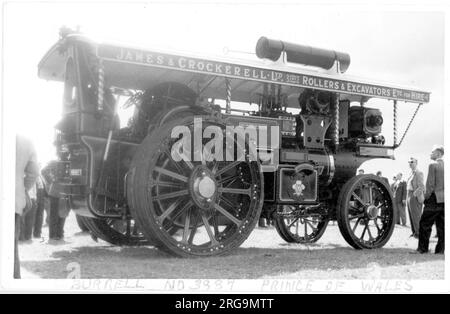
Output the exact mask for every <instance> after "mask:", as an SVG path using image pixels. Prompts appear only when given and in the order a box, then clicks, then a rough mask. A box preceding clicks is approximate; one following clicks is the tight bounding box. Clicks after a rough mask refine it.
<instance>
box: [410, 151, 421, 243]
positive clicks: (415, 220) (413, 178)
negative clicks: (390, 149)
mask: <svg viewBox="0 0 450 314" xmlns="http://www.w3.org/2000/svg"><path fill="white" fill-rule="evenodd" d="M408 163H409V167H410V168H411V175H410V176H409V178H408V181H407V183H406V190H407V194H406V203H407V205H408V211H409V219H410V221H411V230H412V234H411V236H412V237H414V238H416V239H418V238H419V222H420V217H421V216H422V205H423V201H424V192H425V185H424V183H423V173H422V171H420V170H419V169H417V163H418V162H417V159H416V158H413V157H411V158H410V159H409V161H408Z"/></svg>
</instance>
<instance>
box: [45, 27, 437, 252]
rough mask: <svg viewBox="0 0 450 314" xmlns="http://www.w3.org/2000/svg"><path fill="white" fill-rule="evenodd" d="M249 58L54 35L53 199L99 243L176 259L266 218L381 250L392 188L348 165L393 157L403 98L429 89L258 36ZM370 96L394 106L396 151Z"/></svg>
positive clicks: (286, 235) (48, 74) (293, 233)
mask: <svg viewBox="0 0 450 314" xmlns="http://www.w3.org/2000/svg"><path fill="white" fill-rule="evenodd" d="M256 54H257V56H258V57H259V58H262V59H265V61H264V62H249V61H242V60H240V61H233V62H232V61H231V60H219V59H217V58H215V59H203V58H198V57H195V56H190V55H186V54H178V53H167V52H160V51H149V50H142V49H136V48H129V47H126V46H121V45H110V44H104V43H95V42H92V41H91V40H89V39H88V38H86V37H84V36H83V35H81V34H77V33H72V32H70V31H68V30H62V32H61V38H60V40H59V41H58V42H57V43H56V45H55V46H53V47H52V48H51V49H50V50H49V52H48V53H47V54H46V55H45V56H44V58H43V59H42V61H41V63H40V64H39V76H40V77H41V78H44V79H47V80H56V81H61V82H64V99H63V114H62V119H61V121H60V122H59V123H58V125H57V127H56V141H55V144H56V148H57V152H58V158H59V159H58V161H57V162H55V163H54V164H53V168H52V172H53V174H52V176H51V177H52V178H53V179H52V183H51V187H52V191H53V192H52V193H53V194H54V195H57V196H58V197H62V198H65V199H66V200H67V202H68V203H69V204H70V206H71V208H72V210H74V211H75V212H76V213H77V214H78V215H80V216H82V219H83V221H84V222H85V224H86V226H87V227H88V228H89V229H90V231H91V232H92V233H93V234H94V235H96V236H97V237H99V238H101V239H103V240H105V241H108V242H110V243H113V244H116V245H135V244H140V243H144V244H150V245H154V246H156V247H158V248H161V249H163V250H165V251H168V252H169V253H171V254H174V255H177V256H212V255H218V254H224V253H227V252H229V251H230V250H232V249H234V248H236V247H238V246H239V245H240V244H241V243H242V242H243V241H245V239H246V238H247V237H248V235H249V234H250V232H251V231H252V230H253V228H254V227H255V224H256V223H257V221H258V219H259V218H260V217H261V216H262V217H267V218H271V219H274V220H275V225H276V229H277V231H278V233H279V235H280V236H281V237H282V238H283V239H284V240H285V241H288V242H298V243H308V242H314V241H317V240H318V239H319V238H320V237H321V236H322V234H323V233H324V231H325V228H326V227H327V224H328V222H329V221H330V220H337V222H338V225H339V229H340V231H341V233H342V235H343V237H344V238H345V240H346V241H347V242H348V243H349V244H350V245H351V246H353V247H354V248H356V249H372V248H379V247H382V246H383V245H384V244H386V242H387V241H388V240H389V238H390V236H391V234H392V232H393V228H394V221H395V217H394V204H393V201H392V195H391V192H390V189H389V187H388V186H387V184H386V183H385V182H384V181H382V180H380V179H379V178H378V177H376V176H374V175H356V170H357V168H358V167H359V166H360V165H361V164H362V163H363V162H365V161H367V160H370V159H373V158H391V159H392V158H393V150H394V149H395V148H396V147H398V146H399V145H400V144H401V141H402V140H403V137H404V136H403V137H402V138H401V140H400V141H398V136H397V102H398V101H404V102H411V103H417V104H418V107H417V109H416V112H415V113H414V116H415V114H416V113H417V110H418V109H419V107H420V105H421V104H423V103H426V102H428V101H429V96H430V94H429V93H427V92H421V91H415V90H411V89H407V88H398V87H393V86H390V85H379V84H373V83H370V82H367V81H362V80H355V79H350V78H348V77H346V76H345V74H343V73H344V72H345V71H346V70H347V68H348V67H349V65H350V56H349V55H348V54H346V53H341V52H336V51H330V50H323V49H317V48H312V47H306V46H301V45H295V44H291V43H285V42H282V41H277V40H271V39H267V38H264V37H262V38H261V39H260V40H259V41H258V44H257V47H256ZM296 64H301V65H303V67H300V66H298V65H296ZM305 66H306V67H305ZM372 98H379V99H385V100H390V101H393V113H394V126H393V144H392V145H390V146H387V145H385V138H384V137H383V135H381V130H382V126H383V117H382V114H381V111H380V110H378V109H375V108H369V107H367V105H366V103H367V102H368V101H369V100H370V99H372ZM249 104H250V105H252V106H253V107H254V108H257V109H255V110H253V111H251V110H248V105H249ZM127 108H128V110H131V111H132V115H131V118H130V119H129V121H128V123H127V124H124V123H123V122H124V121H120V118H119V115H118V111H120V110H125V109H127ZM198 122H200V123H198ZM409 126H410V125H408V127H407V128H406V131H407V130H408V128H409ZM262 131H264V132H262ZM406 131H405V133H406ZM261 134H264V136H261ZM180 143H184V144H186V143H187V144H188V146H187V148H186V147H185V146H183V147H182V148H180V147H179V146H180V145H179V144H180ZM207 148H208V149H207ZM252 153H253V154H252ZM221 156H226V158H221ZM252 156H253V157H254V156H257V157H256V158H252ZM261 156H266V157H267V156H269V157H270V158H262V157H261Z"/></svg>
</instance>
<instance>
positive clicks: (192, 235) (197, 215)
mask: <svg viewBox="0 0 450 314" xmlns="http://www.w3.org/2000/svg"><path fill="white" fill-rule="evenodd" d="M199 216H200V214H199V213H198V211H197V212H196V214H195V218H194V222H193V227H192V230H191V233H190V234H189V239H188V243H189V244H191V245H192V243H193V242H194V237H195V234H196V233H197V229H198V224H199V220H200V219H199Z"/></svg>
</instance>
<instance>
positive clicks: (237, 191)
mask: <svg viewBox="0 0 450 314" xmlns="http://www.w3.org/2000/svg"><path fill="white" fill-rule="evenodd" d="M218 191H219V192H220V193H230V194H245V195H248V196H250V195H251V193H252V191H251V189H250V188H248V189H235V188H223V187H219V188H218Z"/></svg>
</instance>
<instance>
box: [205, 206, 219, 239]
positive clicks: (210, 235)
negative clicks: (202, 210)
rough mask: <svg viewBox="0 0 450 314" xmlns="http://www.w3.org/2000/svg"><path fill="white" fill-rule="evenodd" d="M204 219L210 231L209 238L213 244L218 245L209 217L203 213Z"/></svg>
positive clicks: (208, 231) (207, 229) (207, 230)
mask: <svg viewBox="0 0 450 314" xmlns="http://www.w3.org/2000/svg"><path fill="white" fill-rule="evenodd" d="M202 221H203V225H204V226H205V229H206V232H207V233H208V236H209V239H210V240H211V244H212V245H217V244H218V242H217V240H216V238H215V237H214V234H213V232H212V230H211V226H210V225H209V222H208V219H207V218H206V216H205V214H202Z"/></svg>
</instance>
